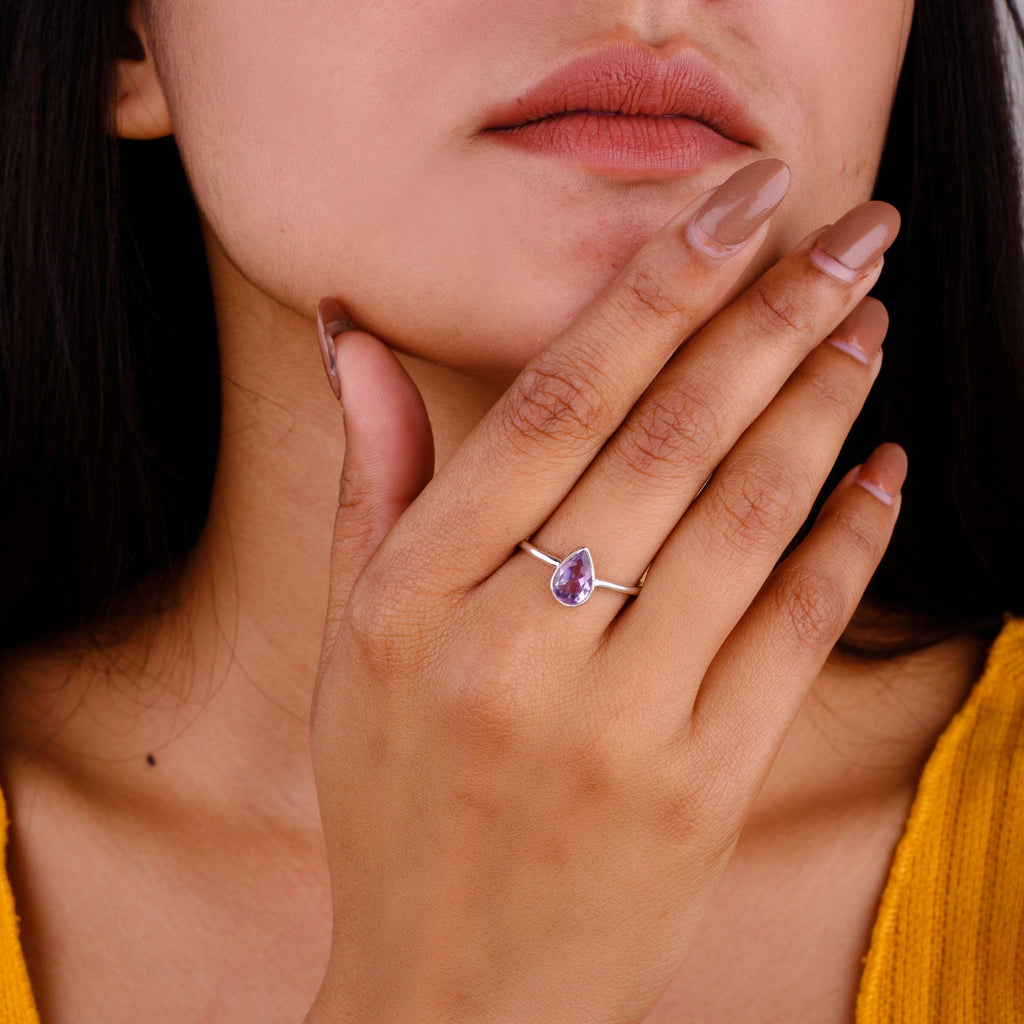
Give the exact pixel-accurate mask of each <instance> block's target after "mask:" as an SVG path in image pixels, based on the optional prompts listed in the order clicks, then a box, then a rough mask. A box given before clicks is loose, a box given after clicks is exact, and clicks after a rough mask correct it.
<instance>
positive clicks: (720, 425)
mask: <svg viewBox="0 0 1024 1024" xmlns="http://www.w3.org/2000/svg"><path fill="white" fill-rule="evenodd" d="M898 223H899V216H898V214H897V213H896V211H895V210H893V208H892V207H890V206H888V205H887V204H885V203H867V204H863V205H862V206H860V207H857V208H855V209H854V210H852V211H850V213H848V214H847V215H846V216H845V217H843V218H842V219H840V221H838V222H837V223H836V224H835V225H833V226H832V227H831V228H830V229H828V230H826V231H824V232H818V233H816V234H815V235H812V236H811V237H810V238H808V239H806V240H805V241H804V243H802V244H801V245H800V246H798V247H797V248H796V249H795V250H794V251H793V252H792V253H791V254H790V255H789V256H787V257H786V258H785V259H783V260H782V261H781V262H780V263H778V264H777V265H776V266H775V267H773V268H772V269H771V270H769V271H768V272H767V273H766V274H765V275H764V276H763V277H762V278H760V279H759V280H758V281H757V282H756V283H755V284H754V285H752V286H751V287H750V288H748V289H747V290H746V291H745V292H744V293H743V294H742V295H741V296H740V297H739V298H737V299H736V300H735V301H734V302H733V303H732V304H731V305H730V306H728V307H726V308H725V309H724V310H723V311H722V312H721V313H719V314H718V315H717V316H716V317H714V318H713V319H712V320H711V321H710V322H709V323H708V324H707V325H706V326H705V327H704V328H702V329H701V330H700V331H698V332H697V333H696V334H695V335H694V336H693V337H692V338H691V339H690V340H689V341H688V342H687V343H686V345H685V346H684V347H683V348H682V349H681V350H680V351H679V353H677V355H676V356H675V357H674V358H673V359H672V360H671V361H670V362H669V364H668V366H667V367H666V368H665V370H664V371H663V372H662V374H661V375H660V376H659V377H658V378H657V379H656V380H655V381H654V382H653V384H652V385H651V386H650V387H649V388H648V390H647V392H646V393H645V394H644V395H643V396H642V398H641V399H640V401H639V402H638V403H637V405H636V407H635V408H634V410H633V411H632V412H631V414H630V415H629V417H628V418H627V419H626V421H625V423H624V424H623V425H622V427H621V428H620V429H619V431H618V432H617V433H616V434H615V435H614V436H613V437H612V438H611V439H610V440H609V442H608V443H607V445H606V446H605V448H604V450H603V451H602V452H601V453H600V454H599V455H598V457H597V458H596V459H595V460H594V462H593V463H592V465H591V466H590V467H589V468H588V470H587V472H586V473H585V474H584V476H583V477H582V479H581V480H580V481H579V482H578V483H577V485H576V486H575V487H574V488H573V490H572V491H571V492H570V494H569V495H568V496H567V497H566V499H565V500H564V501H563V502H562V504H561V505H560V506H559V508H558V509H557V510H556V511H555V512H554V513H553V515H552V516H551V517H550V518H549V519H548V521H547V522H546V523H545V525H544V527H543V528H542V530H540V531H539V532H538V534H537V536H536V537H535V538H534V543H535V544H536V546H537V547H538V548H540V549H542V550H544V551H546V552H549V553H551V554H554V555H555V556H556V557H559V558H561V557H564V556H565V555H566V554H568V553H569V552H570V551H572V550H575V549H577V548H579V547H582V546H583V545H584V544H586V545H587V547H588V548H589V550H590V552H591V553H592V555H593V557H594V561H595V563H596V566H597V572H598V574H599V575H600V576H602V577H603V578H605V579H608V580H612V581H615V582H617V583H626V584H629V583H633V582H635V581H636V579H637V577H638V576H639V574H640V573H641V572H643V570H644V567H645V566H647V565H648V564H649V563H650V562H651V561H652V559H653V558H654V556H655V555H656V554H657V552H658V550H659V548H660V547H661V546H662V544H663V543H664V540H665V537H666V536H667V535H668V534H669V533H670V532H671V531H672V530H673V528H674V527H675V525H676V523H677V522H678V521H679V519H680V518H681V517H682V515H683V513H684V512H685V511H686V509H687V507H688V506H689V505H690V503H691V502H692V501H693V499H694V497H695V496H696V495H697V493H698V492H699V491H700V489H701V487H702V486H703V485H704V482H705V481H706V480H707V479H708V477H709V476H710V475H711V473H712V472H713V471H714V469H715V467H716V466H717V465H718V464H719V463H720V462H721V460H722V459H723V458H724V457H725V456H726V455H727V454H728V452H729V450H730V449H731V448H732V447H733V445H734V444H735V443H736V441H737V440H738V439H739V437H740V435H741V434H742V433H743V432H744V430H746V428H747V427H748V426H749V424H750V423H751V422H753V421H754V420H755V419H756V418H757V417H758V416H759V415H760V414H761V413H762V412H763V410H764V409H765V408H766V407H767V406H768V405H769V403H770V402H771V401H772V400H773V398H775V396H776V394H777V393H778V392H779V390H780V388H782V386H783V385H784V384H785V382H786V381H787V380H788V378H789V377H790V375H791V374H792V373H793V371H794V370H795V368H796V367H797V366H798V365H799V364H800V363H801V361H802V360H803V359H804V358H805V357H806V356H807V354H808V352H810V351H811V350H812V349H813V348H814V347H815V346H816V345H817V344H818V343H819V342H820V341H821V339H822V338H823V337H825V335H826V334H827V333H828V332H829V331H830V329H831V328H832V327H834V325H835V324H836V323H838V322H839V321H840V320H842V319H843V317H844V316H846V315H847V314H848V313H849V312H850V310H851V309H852V308H853V307H854V306H855V305H856V304H857V303H858V302H860V301H861V299H863V297H864V296H865V295H866V293H867V292H868V291H869V290H870V288H871V287H872V285H873V284H874V282H875V280H876V279H877V276H878V274H879V272H880V270H881V255H882V253H883V252H884V250H885V249H886V248H888V246H889V244H891V242H892V240H893V238H894V237H895V234H896V230H897V228H898ZM843 260H845V262H843ZM850 423H852V416H851V419H850ZM850 423H848V424H847V425H846V429H847V430H848V429H849V426H850ZM837 450H838V449H837ZM833 458H834V454H833ZM580 524H585V527H583V528H582V529H581V525H580ZM584 532H585V536H584V535H583V533H584ZM750 596H751V598H752V597H753V593H752V594H751V595H750ZM645 603H646V602H645ZM620 606H621V601H611V600H602V603H601V607H603V610H604V612H603V613H602V612H601V611H600V610H598V611H596V612H595V611H594V610H593V609H591V615H590V616H589V618H590V619H591V621H592V622H593V623H594V628H595V629H603V628H605V626H606V625H607V622H608V621H609V620H610V618H611V617H613V616H614V615H615V614H616V613H617V612H618V610H619V607H620Z"/></svg>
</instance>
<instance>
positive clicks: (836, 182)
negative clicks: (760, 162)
mask: <svg viewBox="0 0 1024 1024" xmlns="http://www.w3.org/2000/svg"><path fill="white" fill-rule="evenodd" d="M797 6H798V7H799V8H800V12H801V14H800V16H798V15H797V11H796V10H795V9H794V10H793V11H792V12H791V13H792V17H793V20H792V24H799V25H801V26H802V28H801V30H800V31H799V32H796V33H793V32H789V31H787V32H785V33H782V32H780V33H779V35H778V38H777V40H776V46H777V50H776V52H777V53H778V54H779V58H780V63H782V64H783V65H784V66H786V67H787V75H788V78H789V87H788V88H789V97H790V103H789V104H788V107H787V111H788V113H787V117H786V120H788V122H789V129H788V131H789V133H790V135H791V138H792V140H793V142H792V143H791V145H792V146H793V148H794V149H795V150H796V153H797V154H798V155H797V156H795V159H796V160H797V161H798V162H799V164H800V165H801V166H803V167H804V168H806V170H805V172H804V174H803V175H801V177H800V179H799V180H795V182H794V191H793V197H794V198H795V199H797V200H799V201H801V202H802V203H803V204H804V206H805V209H806V211H807V214H808V220H807V225H806V226H807V230H811V229H812V228H813V227H814V226H815V224H817V223H825V222H827V221H830V220H834V219H835V218H836V217H837V216H838V215H839V214H840V213H842V212H843V211H844V210H845V209H846V208H848V207H849V206H851V205H853V204H854V203H856V202H859V201H861V200H863V199H866V198H868V196H869V195H870V194H871V192H872V189H873V186H874V180H875V176H876V173H877V170H878V163H879V160H880V159H881V154H882V148H883V146H884V143H885V135H886V130H887V126H888V120H889V112H890V110H891V108H892V101H893V98H894V96H895V93H896V86H897V83H898V80H899V73H900V68H901V66H902V63H903V55H904V52H905V50H906V43H907V37H908V34H909V31H910V22H911V17H912V14H913V3H912V0H857V2H837V0H829V2H823V3H817V4H813V5H812V4H805V3H800V4H798V5H797ZM783 23H784V22H783V21H781V20H780V22H779V24H783ZM780 141H782V140H780ZM782 144H783V145H785V142H784V141H783V143H782ZM882 198H884V197H882Z"/></svg>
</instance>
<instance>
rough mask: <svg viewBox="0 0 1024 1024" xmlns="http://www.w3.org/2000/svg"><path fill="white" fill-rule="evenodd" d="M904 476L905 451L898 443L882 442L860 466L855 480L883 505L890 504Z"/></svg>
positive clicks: (896, 494) (905, 473)
mask: <svg viewBox="0 0 1024 1024" xmlns="http://www.w3.org/2000/svg"><path fill="white" fill-rule="evenodd" d="M906 478H907V454H906V452H904V450H903V449H902V448H901V447H900V446H899V445H898V444H883V445H881V446H880V447H879V448H876V449H875V450H874V451H873V452H872V453H871V455H870V456H869V458H868V460H867V462H865V463H864V465H863V466H861V467H860V470H859V471H858V472H857V479H856V481H855V482H856V483H858V484H860V486H861V487H863V488H864V490H865V491H867V492H868V494H871V495H873V496H874V497H876V498H877V499H878V500H879V501H880V502H882V504H883V505H892V503H893V502H894V501H895V500H896V498H897V496H898V495H899V493H900V488H901V487H902V486H903V481H904V480H906Z"/></svg>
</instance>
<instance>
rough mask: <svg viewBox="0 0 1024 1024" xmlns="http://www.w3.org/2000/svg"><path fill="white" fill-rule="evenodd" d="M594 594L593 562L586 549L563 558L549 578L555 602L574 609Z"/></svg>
mask: <svg viewBox="0 0 1024 1024" xmlns="http://www.w3.org/2000/svg"><path fill="white" fill-rule="evenodd" d="M593 592H594V560H593V559H592V558H591V557H590V552H589V551H588V550H587V549H586V548H580V549H579V551H574V552H573V553H572V554H571V555H569V556H568V558H563V559H562V561H561V562H560V563H559V564H558V568H557V569H555V571H554V573H553V575H552V576H551V593H552V594H554V595H555V598H556V600H558V601H561V603H562V604H564V605H568V606H569V607H570V608H576V607H577V606H578V605H581V604H583V602H584V601H586V599H587V598H588V597H590V595H591V594H592V593H593Z"/></svg>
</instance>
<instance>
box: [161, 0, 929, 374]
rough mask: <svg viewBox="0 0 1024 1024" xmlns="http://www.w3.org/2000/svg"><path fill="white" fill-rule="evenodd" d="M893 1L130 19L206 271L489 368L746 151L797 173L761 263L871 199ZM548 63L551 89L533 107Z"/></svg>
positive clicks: (893, 38) (618, 3) (682, 2)
mask: <svg viewBox="0 0 1024 1024" xmlns="http://www.w3.org/2000/svg"><path fill="white" fill-rule="evenodd" d="M911 7H912V0H398V2H390V3H387V2H382V0H287V2H282V0H201V2H200V0H191V2H188V0H185V2H182V0H174V2H171V0H151V3H150V5H149V8H148V12H147V13H148V16H149V22H148V29H149V32H150V35H151V38H152V39H153V40H154V48H155V52H156V55H157V67H158V70H159V73H160V78H161V82H162V84H163V88H164V91H165V94H166V96H167V100H168V104H169V107H170V110H171V116H172V121H173V124H174V130H175V133H176V135H177V139H178V144H179V146H180V149H181V152H182V155H183V158H184V161H185V164H186V167H187V169H188V172H189V175H190V178H191V181H192V184H193V188H194V191H195V194H196V198H197V200H198V203H199V206H200V208H201V210H202V213H203V215H204V218H205V220H206V223H207V229H208V235H209V239H210V244H211V246H212V252H211V255H212V257H213V258H214V259H219V258H222V257H224V256H226V257H227V259H229V260H230V261H231V262H232V263H233V264H234V265H235V267H236V268H238V269H239V270H240V271H241V273H242V274H243V275H244V277H245V278H247V279H248V280H249V281H250V282H251V283H252V284H254V285H255V286H256V287H258V288H259V289H261V290H262V291H263V292H265V293H267V294H268V295H269V296H270V297H271V298H273V299H274V300H276V301H278V302H280V303H282V304H284V305H285V306H288V307H291V308H293V309H295V310H297V311H300V312H302V313H303V314H305V315H307V316H308V315H310V313H311V311H312V309H313V308H314V305H315V303H316V300H317V299H318V298H319V297H320V296H321V295H335V296H337V297H338V298H340V299H342V301H343V302H345V303H346V304H347V305H348V306H349V308H350V310H351V312H352V313H353V315H354V317H355V319H356V320H357V322H359V323H360V324H361V325H363V326H365V327H367V329H370V330H372V331H374V332H375V333H377V334H379V335H380V336H381V337H383V338H384V339H386V340H387V341H389V342H390V343H392V344H393V345H395V346H396V347H398V348H399V349H402V350H404V351H406V352H409V353H411V354H414V355H419V356H423V357H425V358H427V359H430V360H433V361H437V362H442V363H445V364H449V365H454V366H461V367H464V368H467V369H471V370H473V371H475V372H482V373H486V374H488V375H494V376H496V377H502V376H504V375H506V374H507V373H508V372H510V371H512V370H513V369H515V368H516V367H518V366H520V365H522V363H523V362H524V361H525V359H526V358H527V357H528V356H529V355H530V354H531V353H533V352H534V351H536V350H537V349H538V348H539V347H540V346H542V345H543V344H544V343H545V342H546V341H547V340H549V339H550V338H551V337H552V336H553V335H554V334H555V333H556V332H557V331H558V330H559V329H560V328H561V327H563V326H564V325H565V324H566V323H567V322H568V321H569V320H570V319H571V318H572V317H573V315H574V314H575V313H576V312H578V311H579V310H580V309H581V308H582V307H583V306H584V305H585V304H586V303H587V302H588V301H589V300H590V299H591V298H592V297H593V296H594V295H595V294H596V292H597V291H598V290H599V289H600V288H601V287H602V286H603V285H604V284H606V283H607V281H608V280H609V279H610V277H611V276H612V274H613V273H614V271H615V270H616V269H617V268H618V267H619V266H620V265H621V264H622V262H623V261H624V260H625V259H626V258H627V257H628V256H629V255H630V253H632V252H633V251H634V250H635V249H636V248H637V246H638V245H639V244H640V243H641V242H642V241H643V240H644V239H645V238H646V237H648V236H649V235H650V234H652V233H653V232H654V231H655V230H656V229H657V228H658V227H659V226H660V225H661V224H662V223H664V222H665V221H666V220H667V219H668V218H669V217H670V216H672V215H673V214H674V213H675V212H676V211H678V210H679V209H680V208H681V207H682V206H683V205H685V204H686V203H688V202H689V201H690V200H691V199H693V198H694V197H695V196H697V195H698V194H700V193H702V192H704V191H705V190H707V189H708V188H710V187H712V186H713V185H715V184H716V183H718V182H720V181H721V180H722V179H724V178H725V177H726V176H728V175H729V174H730V173H731V172H733V171H734V170H736V169H737V168H738V167H741V166H743V165H744V164H746V163H750V162H751V161H753V160H756V159H760V158H761V157H764V156H773V157H779V158H781V159H782V160H785V161H786V162H787V163H788V164H789V165H790V167H791V169H792V172H793V183H792V187H791V191H790V195H789V197H788V198H787V200H786V202H785V203H784V205H783V207H782V208H781V210H780V211H779V213H777V214H776V216H775V218H774V221H773V226H772V231H771V234H770V236H769V242H768V245H767V247H766V249H765V252H764V254H763V258H762V259H761V260H760V263H759V267H760V268H763V267H764V266H765V265H766V264H767V262H768V261H769V260H770V259H772V258H774V257H777V256H778V255H781V253H782V252H783V251H784V250H785V249H787V248H788V247H790V246H791V245H793V244H794V243H795V242H796V241H798V240H799V238H800V237H802V236H803V235H805V234H806V233H807V232H809V231H810V230H812V229H814V228H815V227H817V226H819V225H821V224H825V223H828V222H829V221H831V220H833V219H835V218H836V217H837V216H838V215H839V214H840V213H842V212H843V211H844V210H845V209H846V208H848V207H849V206H851V205H853V204H854V203H856V202H858V201H860V200H863V199H865V198H867V197H868V196H869V195H870V193H871V190H872V186H873V182H874V178H875V174H876V171H877V167H878V161H879V158H880V155H881V149H882V144H883V140H884V136H885V131H886V123H887V119H888V114H889V109H890V106H891V103H892V97H893V94H894V90H895V86H896V80H897V77H898V72H899V67H900V63H901V61H902V56H903V51H904V47H905V44H906V39H907V34H908V32H909V27H910V17H911ZM579 58H584V63H583V64H579V63H578V59H579ZM590 58H593V61H592V62H591V61H590V60H589V59H590ZM645 62H646V63H645ZM568 65H573V68H572V69H571V70H570V71H569V72H567V76H568V79H567V81H568V84H566V82H563V83H562V86H561V87H557V86H556V87H553V88H552V89H548V90H547V93H548V94H547V95H538V94H537V87H538V86H539V85H540V84H541V83H543V82H544V80H545V79H547V78H548V77H549V76H550V75H551V74H552V73H554V72H559V71H560V69H563V68H565V67H566V66H568ZM652 67H654V68H655V73H654V74H653V75H652V74H650V73H649V72H650V69H651V68H652ZM657 71H662V72H664V76H663V78H664V81H662V80H661V79H659V77H658V74H657ZM638 83H640V84H639V85H638ZM652 83H653V84H652ZM665 83H667V84H665ZM541 92H544V90H541ZM531 93H532V94H533V95H531ZM728 94H731V95H732V97H733V99H732V100H728V99H727V98H726V96H727V95H728ZM559 97H561V99H559ZM566 106H570V107H572V108H573V109H577V110H580V111H583V110H587V111H591V112H590V113H577V114H576V115H575V116H568V115H566V114H565V113H564V108H565V107H566ZM559 108H561V109H559ZM616 111H625V112H626V114H622V113H616ZM680 113H683V114H685V113H690V114H692V115H693V117H694V118H703V119H705V120H706V121H708V122H710V123H711V124H714V125H716V126H717V129H718V131H716V130H714V129H712V128H709V127H707V126H705V125H703V124H695V123H694V120H693V119H687V120H685V121H684V120H682V118H681V117H680V116H679V115H680ZM547 114H550V115H551V116H545V115H547ZM560 114H561V115H562V116H555V115H560ZM627 115H631V116H627ZM518 120H526V121H528V124H527V125H526V127H525V128H524V129H521V130H520V131H518V132H515V133H513V132H509V131H501V130H499V128H500V126H501V125H506V126H508V125H511V124H514V123H516V122H517V121H518ZM723 135H724V136H729V137H730V138H729V139H727V138H724V137H723ZM881 198H884V197H881Z"/></svg>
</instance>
